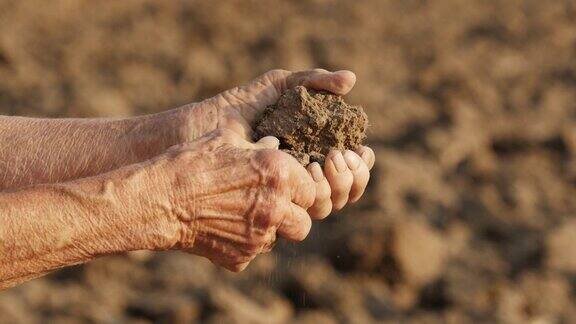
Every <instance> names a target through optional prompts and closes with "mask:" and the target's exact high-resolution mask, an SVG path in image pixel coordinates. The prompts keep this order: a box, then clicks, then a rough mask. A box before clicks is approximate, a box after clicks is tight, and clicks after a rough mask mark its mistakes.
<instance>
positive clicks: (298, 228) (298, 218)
mask: <svg viewBox="0 0 576 324" xmlns="http://www.w3.org/2000/svg"><path fill="white" fill-rule="evenodd" d="M311 228H312V219H310V216H309V215H308V213H307V212H306V210H305V209H304V208H302V207H300V206H298V205H296V204H293V203H292V204H290V206H289V209H288V211H287V214H286V216H285V217H284V220H283V221H282V224H280V227H278V235H280V236H282V237H283V238H285V239H287V240H290V241H302V240H304V239H305V238H306V236H308V233H310V229H311Z"/></svg>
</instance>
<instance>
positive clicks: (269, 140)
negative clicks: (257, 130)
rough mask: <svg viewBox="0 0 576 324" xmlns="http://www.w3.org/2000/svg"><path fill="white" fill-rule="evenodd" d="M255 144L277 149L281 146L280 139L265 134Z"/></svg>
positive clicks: (264, 147) (262, 147)
mask: <svg viewBox="0 0 576 324" xmlns="http://www.w3.org/2000/svg"><path fill="white" fill-rule="evenodd" d="M254 145H256V147H257V148H260V149H275V150H277V149H278V147H279V146H280V140H278V139H277V138H276V137H274V136H265V137H262V138H261V139H259V140H258V142H256V143H255V144H254Z"/></svg>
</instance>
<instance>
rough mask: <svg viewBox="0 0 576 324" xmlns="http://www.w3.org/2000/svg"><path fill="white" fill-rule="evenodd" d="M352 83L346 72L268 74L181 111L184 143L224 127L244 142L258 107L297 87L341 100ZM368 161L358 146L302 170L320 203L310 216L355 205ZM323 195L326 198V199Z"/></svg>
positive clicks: (370, 154)
mask: <svg viewBox="0 0 576 324" xmlns="http://www.w3.org/2000/svg"><path fill="white" fill-rule="evenodd" d="M355 83H356V76H355V75H354V73H352V72H350V71H338V72H333V73H332V72H328V71H326V70H322V69H315V70H309V71H301V72H290V71H285V70H273V71H269V72H267V73H265V74H263V75H262V76H260V77H258V78H256V79H255V80H253V81H252V82H250V83H248V84H247V85H244V86H240V87H236V88H233V89H231V90H228V91H225V92H222V93H220V94H218V95H217V96H215V97H212V98H210V99H207V100H204V101H202V102H200V103H198V104H196V105H194V106H193V107H189V108H187V109H188V113H187V114H186V116H187V117H186V120H187V121H188V124H187V125H186V127H185V129H186V130H187V131H186V132H185V134H186V135H185V139H186V140H194V139H195V138H197V137H198V136H201V135H203V134H204V133H205V132H207V131H212V130H213V129H215V128H224V129H230V130H232V131H234V132H236V133H237V134H239V135H240V136H241V137H242V138H243V139H245V140H249V139H250V138H251V137H252V127H251V125H252V124H253V123H254V121H255V119H256V118H257V117H258V115H259V114H260V113H261V112H262V111H263V110H264V108H266V107H267V106H269V105H271V104H273V103H274V102H276V101H277V100H278V98H279V97H280V95H281V94H282V92H284V91H285V90H286V89H288V88H291V87H294V86H297V85H303V86H306V87H309V88H313V89H318V90H326V91H329V92H332V93H335V94H338V95H346V94H347V93H348V92H350V90H352V88H353V87H354V84H355ZM198 130H200V131H198ZM374 160H375V155H374V152H373V151H372V149H370V148H369V147H365V146H362V147H360V148H358V149H357V150H356V151H355V152H353V151H349V150H347V151H345V152H338V151H333V152H330V153H329V154H328V156H327V159H326V163H325V166H324V170H323V171H322V168H321V167H320V165H319V164H318V163H312V164H310V165H309V166H308V170H309V172H310V173H311V174H312V175H314V179H315V180H316V181H317V182H318V184H319V186H320V191H319V193H318V196H319V197H320V198H318V199H320V200H321V201H322V202H324V203H323V204H320V203H318V204H316V205H317V207H316V208H317V210H315V212H317V213H318V214H319V215H321V216H322V217H326V216H327V215H328V214H330V212H331V211H332V210H339V209H341V208H343V207H344V206H345V205H346V204H347V203H353V202H356V201H358V200H359V199H360V197H361V196H362V194H363V193H364V190H365V188H366V185H367V184H368V180H369V178H370V169H371V168H372V166H373V165H374ZM326 196H327V197H329V198H330V197H331V199H326Z"/></svg>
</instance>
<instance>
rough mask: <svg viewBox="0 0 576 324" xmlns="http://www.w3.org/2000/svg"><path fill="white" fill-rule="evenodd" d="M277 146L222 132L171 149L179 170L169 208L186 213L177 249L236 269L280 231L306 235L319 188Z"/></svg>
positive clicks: (293, 235)
mask: <svg viewBox="0 0 576 324" xmlns="http://www.w3.org/2000/svg"><path fill="white" fill-rule="evenodd" d="M277 145H278V142H277V140H275V139H274V138H264V139H262V140H261V141H259V142H258V143H255V144H253V143H250V142H247V141H245V140H243V139H242V138H240V137H239V136H237V134H236V133H234V132H232V131H230V130H217V131H215V132H212V133H210V134H208V135H207V136H205V137H203V138H201V139H199V140H198V141H195V142H193V143H190V144H184V145H180V146H177V147H174V148H172V149H171V150H170V151H171V152H170V153H169V154H170V155H173V154H175V158H173V159H171V161H172V162H171V163H172V164H171V165H170V166H169V167H170V169H171V170H178V171H176V173H175V174H174V178H175V181H173V183H175V184H176V185H174V186H173V189H172V191H173V201H172V204H173V206H176V210H181V211H184V212H183V213H180V214H181V215H188V217H184V219H182V217H180V218H179V219H178V220H179V221H180V222H181V224H182V226H183V228H184V229H185V230H184V233H185V235H182V239H181V241H179V242H178V243H177V244H176V245H175V248H177V249H184V250H186V251H188V252H191V253H194V254H198V255H202V256H205V257H207V258H209V259H210V260H212V261H213V262H214V263H216V264H219V265H221V266H224V267H225V268H227V269H230V270H233V271H239V270H242V269H244V268H245V267H246V266H247V265H248V263H249V262H250V261H251V260H252V259H254V257H256V255H258V254H259V253H262V252H267V251H269V249H270V248H271V247H272V244H273V243H274V241H275V240H276V233H278V235H280V236H282V237H284V238H286V239H289V240H293V241H301V240H303V239H304V238H305V237H306V235H307V234H308V232H309V231H310V227H311V225H312V221H311V218H310V215H309V214H308V212H307V210H308V209H309V208H310V207H312V206H313V204H314V202H315V201H316V192H317V184H316V183H315V182H314V180H313V179H312V177H311V176H310V175H309V174H308V172H307V171H306V169H304V168H303V167H302V166H301V165H299V164H298V162H297V161H296V160H294V159H293V158H292V157H291V156H289V155H288V154H286V153H284V152H282V151H279V150H277ZM200 157H201V158H200ZM180 170H181V171H180ZM191 170H193V172H189V171H191ZM181 184H183V185H184V186H183V187H182V188H179V186H180V185H181ZM189 184H192V185H193V187H194V190H190V188H188V185H189Z"/></svg>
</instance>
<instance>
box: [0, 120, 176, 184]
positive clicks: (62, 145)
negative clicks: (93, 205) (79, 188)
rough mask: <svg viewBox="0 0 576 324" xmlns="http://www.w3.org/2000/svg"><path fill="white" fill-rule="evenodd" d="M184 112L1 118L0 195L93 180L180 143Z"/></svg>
mask: <svg viewBox="0 0 576 324" xmlns="http://www.w3.org/2000/svg"><path fill="white" fill-rule="evenodd" d="M185 122H186V118H185V117H184V113H183V111H182V110H173V111H169V112H165V113H162V114H156V115H150V116H143V117H137V118H131V119H118V120H111V119H35V118H22V117H7V116H0V191H3V190H8V189H16V188H21V187H24V186H29V185H33V184H40V183H55V182H63V181H67V180H71V179H78V178H82V177H87V176H92V175H96V174H100V173H103V172H107V171H110V170H114V169H117V168H119V167H121V166H124V165H129V164H132V163H136V162H141V161H144V160H147V159H149V158H150V157H153V156H156V155H158V154H159V153H161V152H163V151H164V150H165V149H166V148H168V147H170V146H172V145H174V144H177V143H179V142H180V141H181V140H182V137H183V135H184V134H183V124H184V123H185Z"/></svg>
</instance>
